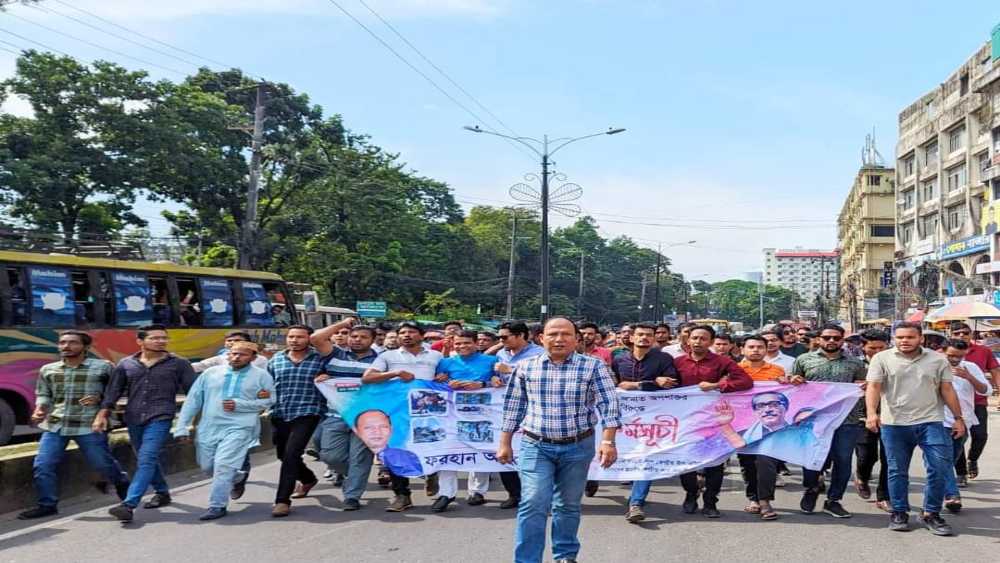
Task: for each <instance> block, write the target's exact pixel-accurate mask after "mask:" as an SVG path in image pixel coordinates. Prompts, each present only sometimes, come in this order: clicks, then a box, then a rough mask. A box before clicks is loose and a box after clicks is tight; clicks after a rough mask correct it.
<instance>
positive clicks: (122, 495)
mask: <svg viewBox="0 0 1000 563" xmlns="http://www.w3.org/2000/svg"><path fill="white" fill-rule="evenodd" d="M131 485H132V482H131V481H122V482H121V483H116V484H115V493H116V494H117V495H118V500H125V499H126V498H127V497H128V488H129V486H131Z"/></svg>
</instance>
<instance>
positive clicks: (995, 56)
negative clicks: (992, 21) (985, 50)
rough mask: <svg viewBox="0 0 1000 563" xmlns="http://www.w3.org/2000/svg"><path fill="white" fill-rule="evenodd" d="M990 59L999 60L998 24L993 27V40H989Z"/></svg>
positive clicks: (999, 34)
mask: <svg viewBox="0 0 1000 563" xmlns="http://www.w3.org/2000/svg"><path fill="white" fill-rule="evenodd" d="M990 47H991V50H992V53H991V54H992V55H993V56H992V59H993V60H994V61H998V60H1000V24H997V26H996V27H994V28H993V40H992V41H991V46H990Z"/></svg>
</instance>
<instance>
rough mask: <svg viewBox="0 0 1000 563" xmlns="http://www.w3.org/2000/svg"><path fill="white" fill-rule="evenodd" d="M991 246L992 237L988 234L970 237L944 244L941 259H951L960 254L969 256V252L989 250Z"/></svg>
mask: <svg viewBox="0 0 1000 563" xmlns="http://www.w3.org/2000/svg"><path fill="white" fill-rule="evenodd" d="M989 248H990V237H988V236H986V235H978V236H974V237H969V238H966V239H962V240H958V241H955V242H952V243H948V244H946V245H944V246H942V247H941V259H942V260H951V259H952V258H958V257H960V256H967V255H969V254H975V253H976V252H982V251H984V250H989Z"/></svg>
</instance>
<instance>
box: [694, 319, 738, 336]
mask: <svg viewBox="0 0 1000 563" xmlns="http://www.w3.org/2000/svg"><path fill="white" fill-rule="evenodd" d="M691 322H692V323H694V324H697V325H708V326H710V327H712V328H713V329H715V332H720V333H721V332H726V333H728V332H729V321H727V320H725V319H694V320H693V321H691ZM740 326H741V328H742V325H740Z"/></svg>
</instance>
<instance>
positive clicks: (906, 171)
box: [903, 156, 914, 178]
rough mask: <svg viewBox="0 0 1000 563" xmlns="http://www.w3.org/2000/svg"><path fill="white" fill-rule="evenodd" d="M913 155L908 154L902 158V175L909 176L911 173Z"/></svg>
mask: <svg viewBox="0 0 1000 563" xmlns="http://www.w3.org/2000/svg"><path fill="white" fill-rule="evenodd" d="M913 161H914V157H913V156H908V157H906V158H904V159H903V177H904V178H906V177H909V176H912V175H913V164H914V163H913Z"/></svg>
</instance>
